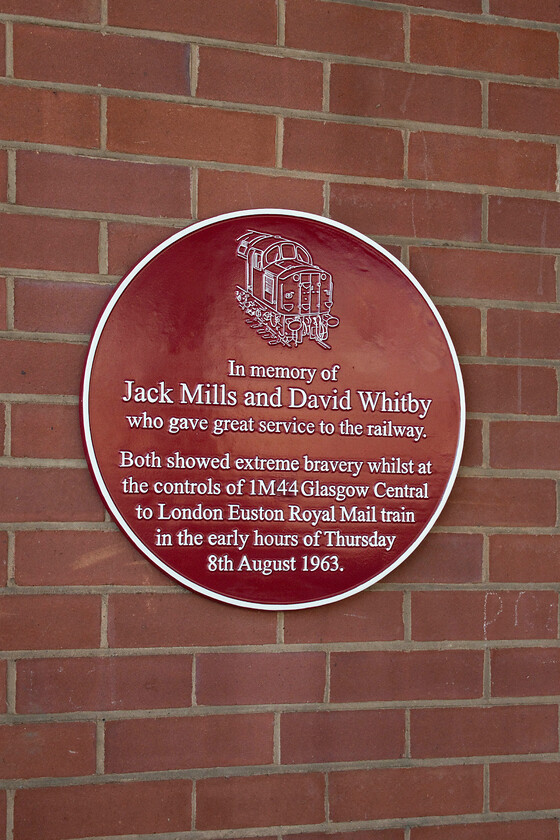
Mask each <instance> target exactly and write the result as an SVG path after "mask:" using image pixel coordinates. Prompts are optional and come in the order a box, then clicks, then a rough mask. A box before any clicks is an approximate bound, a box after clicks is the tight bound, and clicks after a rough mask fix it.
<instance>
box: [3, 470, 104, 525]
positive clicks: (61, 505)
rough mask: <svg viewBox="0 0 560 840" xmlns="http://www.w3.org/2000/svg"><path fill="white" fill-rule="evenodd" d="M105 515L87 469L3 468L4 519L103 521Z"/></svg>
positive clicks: (19, 520) (21, 520)
mask: <svg viewBox="0 0 560 840" xmlns="http://www.w3.org/2000/svg"><path fill="white" fill-rule="evenodd" d="M104 514H105V512H104V509H103V505H102V504H101V500H100V498H99V496H98V494H97V492H96V490H95V488H94V486H93V483H92V481H91V479H90V477H89V473H88V472H87V470H81V469H52V468H46V469H25V468H23V467H22V468H19V467H3V468H2V469H0V520H2V521H4V522H67V521H70V522H72V521H74V522H82V521H84V522H99V521H102V520H103V518H104Z"/></svg>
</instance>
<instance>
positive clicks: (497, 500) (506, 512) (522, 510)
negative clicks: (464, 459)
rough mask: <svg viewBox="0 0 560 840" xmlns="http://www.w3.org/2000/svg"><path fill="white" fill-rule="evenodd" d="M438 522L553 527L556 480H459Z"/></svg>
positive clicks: (554, 521)
mask: <svg viewBox="0 0 560 840" xmlns="http://www.w3.org/2000/svg"><path fill="white" fill-rule="evenodd" d="M438 524H439V525H442V526H444V527H445V526H449V525H473V526H476V527H480V526H485V525H489V526H505V525H511V526H514V527H523V526H527V527H531V526H534V527H539V526H542V527H545V528H546V527H547V526H548V527H553V526H554V525H555V524H556V493H555V487H554V482H553V481H552V479H550V480H547V479H542V480H541V479H523V478H475V477H470V476H462V477H460V478H458V479H457V481H456V483H455V486H454V488H453V491H452V493H451V496H450V497H449V500H448V501H447V504H446V506H445V508H444V510H443V513H442V514H441V516H440V518H439V520H438Z"/></svg>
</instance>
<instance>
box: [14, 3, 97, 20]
mask: <svg viewBox="0 0 560 840" xmlns="http://www.w3.org/2000/svg"><path fill="white" fill-rule="evenodd" d="M0 11H1V12H3V13H4V14H8V15H30V16H32V17H42V18H58V19H59V20H74V21H77V22H79V23H99V11H100V9H99V3H98V0H0Z"/></svg>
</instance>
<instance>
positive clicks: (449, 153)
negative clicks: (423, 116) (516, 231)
mask: <svg viewBox="0 0 560 840" xmlns="http://www.w3.org/2000/svg"><path fill="white" fill-rule="evenodd" d="M408 174H409V177H411V178H417V179H425V180H427V181H452V182H455V183H461V184H483V185H487V184H489V185H491V186H498V187H510V188H513V189H526V190H552V191H554V189H555V184H556V147H555V146H553V145H552V144H551V143H546V144H545V143H530V142H524V141H521V140H505V139H502V138H499V139H497V138H490V137H470V136H463V135H459V134H435V133H432V132H428V131H421V132H420V131H419V132H414V133H413V134H412V135H411V138H410V142H409V147H408Z"/></svg>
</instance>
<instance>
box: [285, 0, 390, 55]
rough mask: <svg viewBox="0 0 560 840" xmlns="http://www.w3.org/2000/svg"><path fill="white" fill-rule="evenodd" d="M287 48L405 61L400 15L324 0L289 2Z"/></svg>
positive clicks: (290, 0)
mask: <svg viewBox="0 0 560 840" xmlns="http://www.w3.org/2000/svg"><path fill="white" fill-rule="evenodd" d="M286 46H287V47H299V48H301V49H304V50H313V51H315V52H326V53H337V54H338V55H345V56H347V55H357V56H362V57H364V58H378V59H383V60H386V61H399V60H403V59H404V26H403V18H402V15H401V13H400V12H392V11H385V10H383V11H382V10H380V9H368V8H366V7H364V6H351V5H347V4H345V3H324V2H322V0H288V2H287V3H286Z"/></svg>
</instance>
